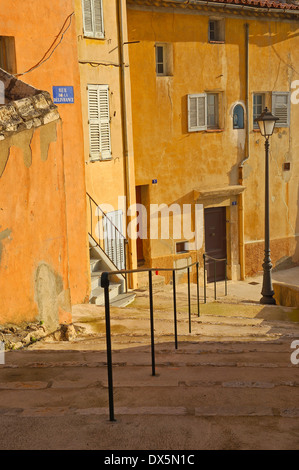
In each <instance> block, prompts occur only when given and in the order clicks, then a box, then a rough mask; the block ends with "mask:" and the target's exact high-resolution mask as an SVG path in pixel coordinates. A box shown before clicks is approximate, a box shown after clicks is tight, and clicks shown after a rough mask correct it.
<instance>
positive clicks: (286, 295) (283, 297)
mask: <svg viewBox="0 0 299 470" xmlns="http://www.w3.org/2000/svg"><path fill="white" fill-rule="evenodd" d="M273 290H274V297H275V300H276V302H277V304H278V305H283V306H284V307H299V287H298V286H292V285H290V284H286V283H285V282H278V281H275V282H273Z"/></svg>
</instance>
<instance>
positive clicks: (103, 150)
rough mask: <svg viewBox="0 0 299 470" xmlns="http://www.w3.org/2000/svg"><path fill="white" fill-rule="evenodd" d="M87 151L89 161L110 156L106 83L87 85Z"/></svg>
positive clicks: (107, 90) (107, 89)
mask: <svg viewBox="0 0 299 470" xmlns="http://www.w3.org/2000/svg"><path fill="white" fill-rule="evenodd" d="M87 89H88V118H89V153H90V159H91V161H95V160H108V159H110V158H111V139H110V113H109V88H108V85H88V88H87Z"/></svg>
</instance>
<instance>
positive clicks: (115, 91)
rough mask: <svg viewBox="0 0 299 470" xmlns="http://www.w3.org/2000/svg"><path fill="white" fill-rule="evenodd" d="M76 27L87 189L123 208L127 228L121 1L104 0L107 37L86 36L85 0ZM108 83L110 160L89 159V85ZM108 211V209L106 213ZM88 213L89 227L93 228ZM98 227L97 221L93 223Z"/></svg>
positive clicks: (77, 4) (132, 184)
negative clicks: (120, 55) (120, 23)
mask: <svg viewBox="0 0 299 470" xmlns="http://www.w3.org/2000/svg"><path fill="white" fill-rule="evenodd" d="M75 11H76V28H77V35H78V60H79V70H80V80H81V101H82V119H83V138H84V160H85V175H86V190H87V192H88V193H89V194H90V195H91V197H92V198H93V199H94V200H95V201H96V202H97V203H98V204H103V205H110V206H111V209H109V210H113V209H114V210H118V209H123V212H124V229H125V227H126V206H125V204H124V205H122V206H121V207H119V199H118V198H119V197H120V196H122V197H123V196H128V201H130V202H131V204H134V203H135V181H134V180H135V174H134V158H133V137H132V116H131V88H130V73H129V67H128V64H129V58H128V46H125V47H124V53H125V63H126V68H125V82H126V97H125V99H126V108H127V136H128V156H127V157H125V155H124V134H123V132H124V127H123V117H122V89H121V77H120V59H119V31H118V1H116V0H103V17H104V29H105V37H104V38H103V39H93V38H86V37H84V34H83V14H82V1H81V0H75ZM122 11H123V31H124V35H125V38H124V41H126V40H127V38H126V34H127V24H126V1H125V0H122ZM91 84H99V85H101V84H102V85H109V106H110V132H111V148H112V155H111V160H104V161H95V162H91V161H90V156H89V123H88V101H87V98H88V94H87V85H91ZM125 158H128V160H129V168H130V170H129V175H128V179H129V180H130V194H129V195H127V189H126V165H125ZM107 211H108V210H107V209H105V212H107ZM89 216H90V214H89V212H88V224H87V229H88V230H90V224H89ZM94 226H95V224H94ZM129 251H130V261H129V262H130V265H131V267H136V247H135V244H134V245H133V246H131V247H130V250H129Z"/></svg>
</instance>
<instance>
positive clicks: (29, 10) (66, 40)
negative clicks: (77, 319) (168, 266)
mask: <svg viewBox="0 0 299 470" xmlns="http://www.w3.org/2000/svg"><path fill="white" fill-rule="evenodd" d="M73 12H74V5H73V0H54V1H50V2H49V1H48V0H40V1H39V2H38V4H37V2H36V0H27V1H26V2H24V1H23V0H12V1H10V2H7V1H6V0H0V22H1V25H2V29H1V34H2V35H4V36H5V35H7V36H14V37H15V49H16V64H17V73H18V74H22V73H24V72H26V71H27V70H29V69H30V68H32V67H33V66H34V65H36V64H38V63H39V62H40V60H41V58H42V57H43V55H44V54H45V52H46V51H47V50H48V49H49V47H50V45H51V44H52V43H53V41H54V40H55V38H57V35H58V34H59V31H60V29H61V28H62V26H63V24H64V23H65V21H66V19H67V17H68V15H70V14H71V13H73ZM67 26H69V28H68V30H67V31H66V32H65V34H64V37H63V40H62V41H61V43H60V44H59V46H58V47H57V48H56V50H55V52H54V53H53V55H52V56H51V58H50V59H49V60H47V61H46V62H44V63H43V64H42V65H41V66H39V67H37V68H36V69H34V70H32V71H31V72H30V73H28V74H25V75H21V76H20V77H19V78H20V79H21V80H23V81H24V82H26V83H28V84H30V85H32V86H33V87H35V88H37V89H38V90H46V91H47V92H49V93H50V95H51V96H52V87H53V86H66V85H69V86H73V87H74V94H75V103H74V104H59V105H58V110H59V114H60V116H61V119H62V123H63V124H62V127H63V144H62V145H63V151H64V165H65V166H64V177H65V192H66V209H64V210H65V211H66V214H67V218H66V219H67V233H68V237H69V268H70V274H69V276H70V289H71V299H72V303H73V304H76V303H81V302H84V301H85V300H86V299H88V293H89V291H88V289H89V262H88V244H87V233H86V199H85V192H86V190H85V164H84V155H83V132H82V115H81V94H80V76H79V69H78V52H77V33H76V27H75V21H74V16H73V17H72V18H71V21H69V20H68V21H67V22H66V23H65V28H66V27H67ZM59 39H60V36H59V37H58V40H59ZM57 42H58V41H56V43H55V45H57ZM25 95H26V96H27V95H28V93H27V91H26V92H25ZM60 132H61V131H60ZM50 147H51V146H50ZM9 163H10V162H8V164H9ZM10 164H11V163H10ZM46 165H49V163H48V161H47V162H46ZM36 183H37V181H36Z"/></svg>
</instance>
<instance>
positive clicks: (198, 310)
mask: <svg viewBox="0 0 299 470" xmlns="http://www.w3.org/2000/svg"><path fill="white" fill-rule="evenodd" d="M198 270H199V263H196V287H197V315H198V316H200V305H199V280H198Z"/></svg>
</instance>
